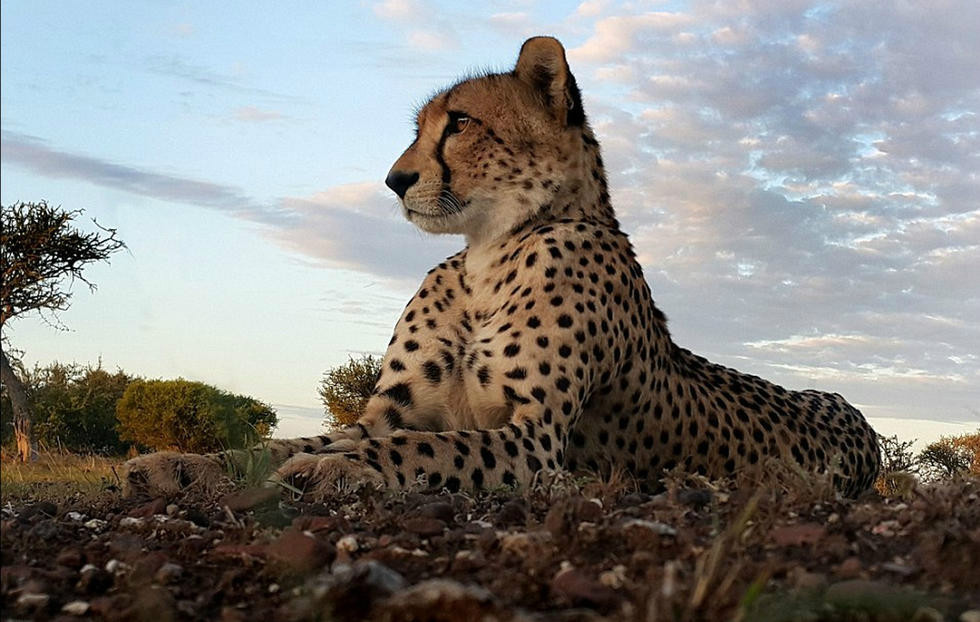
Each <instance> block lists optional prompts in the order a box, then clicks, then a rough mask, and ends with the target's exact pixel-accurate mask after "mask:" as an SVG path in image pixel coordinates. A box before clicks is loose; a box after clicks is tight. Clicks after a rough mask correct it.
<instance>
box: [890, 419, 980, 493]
mask: <svg viewBox="0 0 980 622" xmlns="http://www.w3.org/2000/svg"><path fill="white" fill-rule="evenodd" d="M878 444H879V445H880V448H881V460H882V461H881V474H880V475H879V477H878V481H877V482H876V484H875V488H876V489H877V490H878V492H880V493H881V494H884V495H895V494H899V495H901V494H906V493H909V492H911V489H912V488H914V486H915V484H916V482H918V481H924V482H932V481H938V480H943V479H949V478H951V477H955V476H957V475H965V474H969V475H975V476H980V429H978V430H977V431H976V432H973V433H968V434H960V435H959V436H943V437H941V438H940V439H939V440H937V441H934V442H932V443H929V444H928V445H927V446H926V447H925V448H924V449H923V450H922V451H920V452H919V453H918V454H916V453H915V452H913V451H912V446H913V445H914V444H915V441H902V440H900V439H899V438H898V437H897V436H887V437H886V436H881V435H879V436H878Z"/></svg>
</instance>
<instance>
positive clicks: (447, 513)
mask: <svg viewBox="0 0 980 622" xmlns="http://www.w3.org/2000/svg"><path fill="white" fill-rule="evenodd" d="M418 512H419V516H423V517H425V518H438V519H439V520H441V521H445V522H447V523H451V522H453V518H454V517H455V516H456V512H455V510H453V506H452V505H451V504H449V503H446V502H445V501H436V502H434V503H427V504H425V505H423V506H422V507H420V508H419V510H418Z"/></svg>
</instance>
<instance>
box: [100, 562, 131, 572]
mask: <svg viewBox="0 0 980 622" xmlns="http://www.w3.org/2000/svg"><path fill="white" fill-rule="evenodd" d="M105 570H106V572H111V573H112V574H116V573H117V572H125V571H126V570H129V564H127V563H125V562H121V561H119V560H118V559H110V560H109V561H107V562H106V563H105Z"/></svg>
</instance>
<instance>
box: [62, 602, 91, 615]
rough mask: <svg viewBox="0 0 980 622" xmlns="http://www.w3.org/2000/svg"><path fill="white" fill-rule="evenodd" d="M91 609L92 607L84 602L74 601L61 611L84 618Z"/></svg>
mask: <svg viewBox="0 0 980 622" xmlns="http://www.w3.org/2000/svg"><path fill="white" fill-rule="evenodd" d="M90 608H91V606H90V605H89V604H88V603H87V602H85V601H84V600H73V601H71V602H70V603H68V604H66V605H65V606H64V607H62V608H61V611H62V612H63V613H67V614H69V615H73V616H83V615H85V614H86V613H88V610H89V609H90Z"/></svg>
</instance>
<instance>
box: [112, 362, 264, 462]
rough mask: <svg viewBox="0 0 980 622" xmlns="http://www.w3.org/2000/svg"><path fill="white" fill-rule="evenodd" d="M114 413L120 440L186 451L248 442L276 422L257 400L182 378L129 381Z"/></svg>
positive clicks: (201, 450)
mask: <svg viewBox="0 0 980 622" xmlns="http://www.w3.org/2000/svg"><path fill="white" fill-rule="evenodd" d="M116 416H117V417H118V418H119V434H120V437H121V438H122V439H123V440H128V441H133V442H135V443H138V444H140V445H146V446H147V447H151V448H153V449H157V450H160V449H173V450H175V451H181V452H188V453H208V452H213V451H220V450H222V449H228V448H242V447H246V446H250V445H252V444H254V443H255V442H257V441H258V440H259V439H261V438H264V437H267V436H268V435H269V433H270V432H271V431H272V428H274V427H275V425H276V413H275V411H273V410H272V409H271V408H270V407H269V406H267V405H266V404H263V403H262V402H259V401H257V400H254V399H252V398H250V397H246V396H243V395H232V394H231V393H228V392H225V391H221V390H219V389H216V388H214V387H212V386H210V385H206V384H203V383H201V382H191V381H189V380H183V379H177V380H134V381H132V382H131V383H129V386H127V387H126V391H125V393H123V396H122V399H120V400H119V403H118V404H117V405H116Z"/></svg>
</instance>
